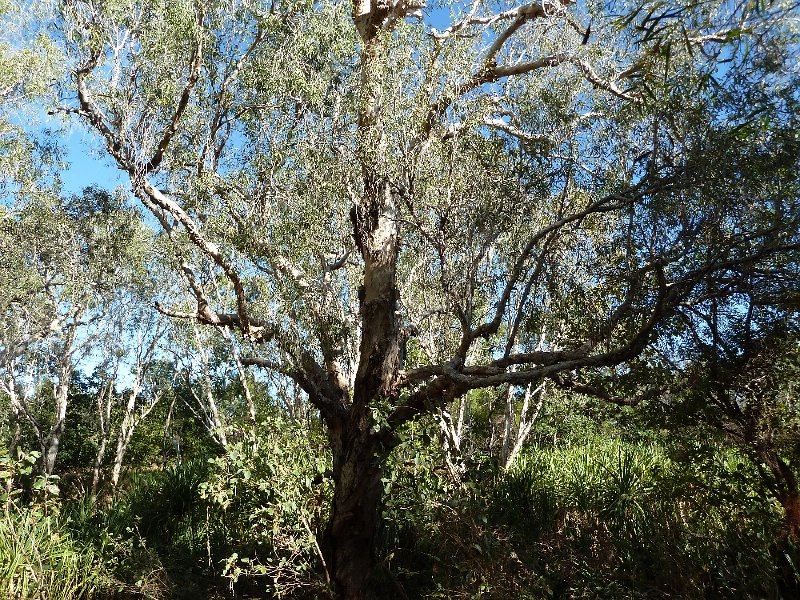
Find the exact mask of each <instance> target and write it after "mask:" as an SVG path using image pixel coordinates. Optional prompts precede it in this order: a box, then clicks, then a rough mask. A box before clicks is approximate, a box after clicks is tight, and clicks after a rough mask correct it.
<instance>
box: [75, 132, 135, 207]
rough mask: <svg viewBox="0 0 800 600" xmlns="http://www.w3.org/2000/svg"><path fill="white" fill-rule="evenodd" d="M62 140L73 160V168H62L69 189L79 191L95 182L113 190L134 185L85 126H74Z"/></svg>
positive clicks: (99, 185) (96, 184)
mask: <svg viewBox="0 0 800 600" xmlns="http://www.w3.org/2000/svg"><path fill="white" fill-rule="evenodd" d="M62 142H63V144H64V149H65V150H66V156H65V158H66V160H67V162H68V163H69V168H68V169H66V170H65V171H62V172H61V180H62V181H63V184H64V192H65V193H67V194H74V193H78V192H80V191H81V190H82V189H83V188H85V187H87V186H92V185H95V186H98V187H102V188H105V189H107V190H109V191H112V190H114V189H115V188H117V187H119V186H125V187H129V186H130V183H129V182H128V178H127V177H126V176H125V174H124V173H123V172H122V171H120V170H119V169H117V168H116V167H115V166H113V165H112V164H111V160H110V159H109V158H108V155H107V154H106V153H105V152H104V151H103V149H102V148H100V147H99V144H98V142H97V141H96V140H93V139H92V138H91V137H90V135H89V134H88V133H86V132H85V131H84V130H82V129H73V130H72V131H71V132H70V133H69V134H68V135H67V136H66V137H65V138H62Z"/></svg>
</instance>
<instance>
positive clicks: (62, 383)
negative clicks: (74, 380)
mask: <svg viewBox="0 0 800 600" xmlns="http://www.w3.org/2000/svg"><path fill="white" fill-rule="evenodd" d="M65 360H66V361H67V362H66V363H65V364H63V365H62V367H61V370H60V373H59V382H58V386H56V389H55V392H54V400H55V405H56V406H55V409H56V415H55V421H54V422H53V426H52V427H51V428H50V433H49V434H48V436H47V439H46V440H45V442H44V452H43V455H42V473H43V474H44V475H52V474H53V471H54V470H55V466H56V457H57V456H58V448H59V447H60V446H61V438H62V437H63V435H64V428H65V425H66V421H67V401H68V398H69V380H70V377H71V376H72V365H71V363H69V357H65Z"/></svg>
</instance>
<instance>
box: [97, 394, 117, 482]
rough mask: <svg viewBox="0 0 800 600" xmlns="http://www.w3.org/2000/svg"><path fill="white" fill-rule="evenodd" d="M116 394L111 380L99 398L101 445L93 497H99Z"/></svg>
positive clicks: (98, 416) (98, 417) (98, 413)
mask: <svg viewBox="0 0 800 600" xmlns="http://www.w3.org/2000/svg"><path fill="white" fill-rule="evenodd" d="M113 392H114V378H111V379H109V380H108V381H107V382H106V384H105V386H104V387H103V388H102V389H101V390H100V393H99V394H98V396H97V425H98V429H99V430H100V445H99V447H98V448H97V455H96V456H95V459H94V469H93V470H92V495H94V496H96V495H97V490H98V488H99V487H100V469H101V468H102V466H103V460H104V459H105V456H106V448H107V447H108V435H109V432H110V429H111V402H112V397H113Z"/></svg>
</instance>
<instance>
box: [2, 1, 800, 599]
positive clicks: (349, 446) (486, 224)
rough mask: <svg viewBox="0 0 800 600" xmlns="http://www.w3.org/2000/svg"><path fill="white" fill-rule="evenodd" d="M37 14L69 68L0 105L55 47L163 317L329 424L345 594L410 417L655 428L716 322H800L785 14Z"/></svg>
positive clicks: (627, 9)
mask: <svg viewBox="0 0 800 600" xmlns="http://www.w3.org/2000/svg"><path fill="white" fill-rule="evenodd" d="M47 6H48V7H50V8H51V9H52V10H53V14H52V17H49V16H48V15H47V14H46V12H43V13H42V14H37V16H36V17H35V18H34V19H33V20H34V25H31V26H29V27H31V29H30V31H36V32H38V34H37V35H39V36H41V39H42V40H43V41H42V42H41V48H42V49H44V50H43V51H42V52H40V53H39V54H36V56H37V57H39V58H37V59H36V60H37V61H40V62H41V64H42V65H47V68H45V67H41V69H40V71H41V72H40V73H39V74H38V75H37V77H39V78H38V79H37V78H33V79H31V80H28V79H26V75H25V74H24V73H21V72H19V71H18V70H15V69H6V68H5V66H4V65H6V64H7V63H8V64H12V65H18V64H19V62H20V60H21V59H20V57H19V54H20V53H24V52H29V50H28V49H27V48H26V47H25V46H24V45H22V44H21V43H18V42H17V43H15V42H11V43H10V45H7V46H5V47H3V48H2V50H3V52H5V54H4V55H3V56H4V57H5V58H3V59H2V62H0V82H6V81H7V82H8V83H0V98H4V99H5V98H10V97H11V96H10V95H11V94H13V93H14V92H13V90H19V89H22V88H23V87H24V86H26V85H34V84H36V85H42V82H43V81H48V82H49V81H51V80H52V79H51V78H53V77H54V75H53V74H54V73H60V71H59V70H58V69H55V67H52V70H50V65H51V63H50V62H48V60H49V58H48V57H49V56H50V52H54V53H56V54H57V55H58V56H59V60H62V61H63V66H62V65H59V68H63V69H64V72H65V73H67V75H65V76H63V77H60V78H59V79H56V80H55V86H56V95H57V99H56V100H55V101H54V104H53V106H52V107H51V109H50V110H51V112H52V113H53V114H54V115H57V116H59V117H63V118H64V119H65V120H68V122H74V123H80V124H81V125H82V126H84V127H86V128H88V130H90V131H91V132H92V133H93V135H94V139H95V140H96V142H97V145H98V147H99V148H102V151H103V153H104V154H105V155H106V156H107V158H108V160H110V161H112V162H113V164H115V165H116V166H117V167H118V168H119V169H120V170H121V171H122V172H124V173H125V174H126V175H127V177H128V178H129V182H130V190H131V193H132V195H133V196H135V197H136V198H137V199H138V201H139V202H140V203H141V205H142V206H143V207H144V208H145V209H147V211H149V214H150V215H151V216H152V218H153V219H154V221H153V223H154V224H156V223H157V226H158V229H159V233H160V234H161V236H162V239H160V240H159V241H158V246H157V248H158V252H159V253H161V254H162V257H163V259H164V262H165V264H167V265H168V266H169V269H171V272H172V273H173V274H174V275H173V276H174V278H176V279H177V280H179V281H181V284H180V285H181V286H182V287H183V288H185V290H186V291H187V293H188V296H187V298H188V300H187V299H184V298H181V297H180V296H176V295H174V294H172V295H168V294H161V297H160V298H159V300H158V302H157V304H156V309H157V310H158V311H159V313H161V314H162V315H164V316H166V317H169V318H172V319H176V320H185V321H187V322H190V323H191V324H193V325H203V326H207V327H209V328H216V329H217V330H219V331H225V334H226V335H227V336H228V338H226V339H227V340H228V342H229V347H230V348H231V351H232V352H233V353H234V354H233V355H232V356H235V364H236V366H237V369H238V371H237V373H238V376H239V377H240V378H241V381H242V382H246V381H247V379H246V377H247V376H246V373H245V371H244V367H245V366H257V367H259V368H260V369H262V370H263V371H264V372H266V373H268V374H269V376H270V377H274V378H275V380H276V381H281V382H283V383H282V385H287V384H291V385H296V386H297V387H298V388H299V389H301V390H302V391H303V392H304V394H305V395H306V397H307V399H308V402H309V403H310V404H311V405H312V406H313V407H314V408H315V409H316V410H318V411H319V414H320V416H321V419H322V421H323V422H324V425H325V428H326V433H327V441H328V444H329V449H330V451H331V453H332V473H331V478H332V480H333V484H334V491H333V499H332V505H331V513H330V517H329V520H328V524H327V528H326V531H325V534H324V535H323V536H322V539H321V542H320V548H321V550H320V552H321V556H322V557H323V560H324V563H325V567H326V569H327V572H328V573H329V574H330V577H331V580H332V583H333V586H334V588H335V589H336V590H337V592H338V593H339V594H341V596H342V597H346V598H366V597H371V596H372V595H373V594H374V588H373V585H374V581H373V575H374V573H375V571H376V563H375V547H376V535H377V533H376V531H377V516H378V510H379V506H380V503H381V495H382V490H383V486H382V483H381V480H382V477H383V475H384V471H385V465H386V461H387V457H388V456H389V455H390V453H391V451H392V450H393V449H394V448H396V446H397V445H398V444H399V443H400V442H401V440H402V439H403V435H404V431H405V428H407V427H409V426H410V424H412V423H413V422H414V421H415V420H417V419H418V418H420V417H425V416H427V415H431V414H434V413H436V412H437V411H439V410H441V409H443V408H444V407H445V406H446V405H447V404H448V403H450V402H452V401H454V400H457V399H459V398H462V397H464V396H465V395H467V394H469V393H470V392H472V391H474V390H485V389H490V388H497V387H501V386H520V387H526V386H530V385H533V386H538V385H540V384H543V383H545V382H546V383H547V385H552V386H554V387H556V388H560V389H562V390H569V391H572V392H578V393H583V394H590V395H593V396H596V397H599V398H602V399H605V400H610V401H612V402H615V403H617V404H629V405H633V404H636V403H638V402H640V401H641V400H642V399H643V398H652V397H653V396H654V395H656V394H661V393H666V390H667V388H668V387H669V386H668V385H667V384H668V380H669V378H670V377H671V376H672V375H673V374H674V373H675V372H676V365H677V368H678V370H680V369H681V368H683V367H684V366H685V365H684V364H681V361H682V360H685V359H686V357H685V356H682V355H681V348H685V347H687V345H689V344H693V343H700V344H701V345H702V344H707V342H708V340H709V339H711V338H713V339H716V337H715V336H718V331H719V328H720V327H725V326H726V325H725V324H723V325H720V323H721V322H725V323H730V324H731V329H730V331H733V329H732V328H733V321H734V320H736V319H738V318H739V317H740V315H741V313H742V312H743V311H746V312H748V314H758V315H765V316H766V315H769V314H771V313H772V312H773V311H777V310H783V311H786V310H787V307H790V308H791V310H793V309H794V307H796V305H797V304H796V303H797V293H798V289H797V285H798V281H800V279H798V272H797V271H798V261H797V252H798V249H800V229H799V228H798V220H799V219H800V207H798V193H797V192H798V183H800V182H799V181H798V176H797V174H798V173H799V172H800V168H799V167H800V164H799V163H800V139H798V130H799V129H798V108H799V105H798V101H800V98H799V97H798V93H797V90H798V87H797V83H798V81H797V79H798V72H797V67H796V65H797V58H798V56H797V41H796V40H797V38H796V36H797V28H798V20H797V15H796V14H795V13H796V10H795V7H794V6H792V4H791V3H790V2H781V1H778V0H775V1H774V2H762V1H760V0H758V1H755V2H749V1H748V2H738V3H728V2H724V3H703V2H696V1H694V0H687V1H685V2H671V3H666V2H662V1H661V0H653V1H643V2H625V3H602V2H586V3H573V2H568V1H553V0H544V1H542V2H533V3H529V4H515V3H499V4H496V3H487V2H482V1H476V2H474V3H459V2H442V3H436V4H428V3H426V2H424V1H418V0H398V1H397V2H384V1H378V0H357V1H354V2H352V3H343V2H336V1H327V0H324V1H322V2H315V3H310V2H291V1H290V2H277V1H275V2H271V3H266V2H262V1H256V0H236V1H227V2H202V1H188V0H180V1H177V2H163V1H161V0H104V1H102V2H101V1H94V0H85V1H84V0H67V1H65V2H57V3H52V4H50V3H48V4H47ZM787 17H788V18H787ZM26 27H27V26H26ZM37 39H39V38H37ZM30 51H31V52H32V50H30ZM6 90H9V91H6ZM4 102H8V100H4ZM4 139H6V138H5V137H4ZM21 185H22V183H20V182H15V183H13V184H12V188H13V187H14V186H21ZM20 189H21V188H20ZM11 193H13V189H12V192H11ZM37 198H38V197H37ZM94 198H95V199H99V200H103V199H105V200H103V201H104V202H107V201H110V200H111V197H106V196H102V195H96V196H94ZM84 200H87V201H88V200H91V198H88V197H87V196H85V197H84ZM101 204H102V203H101ZM42 206H43V205H42V204H41V203H40V201H39V200H37V201H36V202H34V203H33V205H32V208H31V209H30V210H44V209H43V208H42ZM45 206H46V205H45ZM59 210H62V211H63V214H64V217H63V218H69V214H70V213H69V210H68V207H64V208H63V209H61V208H60V209H59ZM81 210H82V211H83V213H86V214H94V213H93V211H95V207H94V205H92V207H89V209H87V207H83V208H81ZM108 210H110V209H107V208H105V207H104V206H100V207H99V211H100V213H99V214H101V215H105V214H108ZM5 218H6V220H8V218H7V217H5ZM58 218H59V217H58V215H56V216H52V218H51V216H48V219H49V221H48V222H49V223H57V222H58ZM12 220H13V219H12ZM14 222H15V223H17V222H20V223H21V221H14ZM87 223H88V226H89V227H95V226H94V225H93V221H92V220H91V219H89V220H88V221H87ZM115 227H117V226H115ZM95 230H96V227H95V229H93V231H95ZM10 235H11V239H12V240H14V242H11V243H17V242H18V241H19V240H20V239H21V234H19V233H18V232H11V233H10ZM114 235H115V236H117V237H115V238H114V239H119V240H120V242H122V241H126V240H128V239H129V238H130V237H131V236H132V233H131V231H129V230H125V229H124V228H119V229H117V230H116V231H115V232H114ZM45 237H46V236H45ZM59 239H65V237H64V236H62V237H61V238H59ZM72 239H74V238H72ZM112 241H113V240H112ZM98 248H100V249H101V250H102V253H105V254H106V255H107V256H105V257H104V258H105V262H103V261H101V262H99V263H98V264H99V265H106V264H107V262H108V261H111V262H114V261H119V260H132V259H133V257H131V256H130V255H128V256H127V257H125V258H121V257H117V258H114V257H112V256H111V255H112V254H113V253H114V252H116V250H115V248H116V246H115V245H114V243H109V240H106V239H103V240H101V242H100V245H99V246H98ZM92 251H93V246H92V242H91V240H87V241H86V244H85V247H83V248H82V253H81V257H83V258H86V257H91V256H92ZM51 255H53V256H58V257H59V260H61V259H66V258H68V252H67V250H66V249H63V248H61V249H54V250H53V251H52V252H51ZM6 256H14V254H13V252H9V253H7V254H6ZM83 258H82V260H83ZM4 260H5V259H4ZM19 260H23V258H20V259H19ZM87 260H88V259H87ZM93 268H94V267H92V266H91V265H88V266H87V265H85V264H83V263H82V264H81V265H80V266H79V271H80V274H81V277H88V278H89V281H90V282H95V281H96V278H93V270H92V269H93ZM99 268H100V269H107V267H105V266H101V267H99ZM18 270H19V269H17V268H16V267H15V268H14V272H15V273H16V272H17V271H18ZM107 275H109V272H108V271H103V274H102V276H100V280H102V281H104V282H105V283H106V284H110V285H115V284H114V280H113V277H109V276H107ZM39 276H40V277H41V274H40V275H39ZM4 281H5V280H2V281H0V285H3V286H4V288H5V287H9V286H11V287H13V286H14V285H23V284H24V281H25V280H23V279H19V278H18V275H14V281H13V282H12V281H7V282H5V283H3V282H4ZM93 285H94V283H83V280H81V283H79V285H78V288H79V289H80V291H81V292H83V293H90V294H97V293H99V291H98V290H96V289H95V287H92V286H93ZM6 297H11V298H12V304H13V298H14V297H15V296H14V295H13V294H12V295H11V296H6ZM60 306H63V303H61V304H60ZM790 312H791V311H790ZM793 315H794V313H792V317H791V318H794V316H793ZM50 318H51V317H46V318H44V322H45V324H44V327H45V330H46V329H47V327H48V326H49V325H48V324H47V321H48V319H50ZM29 321H30V320H29ZM31 322H32V321H31ZM28 326H30V322H29V323H28ZM9 331H10V330H9ZM232 333H233V334H234V336H233V337H231V334H232ZM194 334H195V336H196V339H197V340H198V343H200V342H199V340H200V337H199V336H200V333H198V330H197V329H195V330H194ZM5 352H7V351H5ZM204 356H205V355H204ZM203 360H206V359H203ZM205 369H206V370H205V381H206V382H207V383H206V387H205V390H206V392H205V393H206V397H207V398H208V399H207V400H206V404H204V406H208V407H209V409H208V410H209V412H208V413H207V415H208V423H209V427H210V428H211V429H212V430H215V431H217V432H218V433H219V432H221V431H224V430H223V428H222V420H221V417H220V416H219V415H218V414H216V413H215V411H216V408H215V406H216V405H215V403H214V402H213V394H212V388H213V386H212V384H211V378H210V376H209V374H208V373H209V371H208V365H207V364H206V367H205ZM642 373H648V374H650V377H647V378H645V377H643V376H642ZM245 387H246V386H245ZM528 390H529V393H530V390H531V388H530V387H528ZM208 394H211V396H209V395H208ZM509 398H511V391H509ZM529 399H530V398H529V396H526V402H528V401H529ZM509 401H510V400H509ZM250 406H253V404H252V402H250ZM212 409H213V410H212ZM252 413H253V411H251V414H252ZM219 439H220V441H221V442H223V446H226V445H227V440H226V439H225V438H224V437H220V438H219ZM795 487H796V486H795ZM798 506H800V504H799V505H798ZM799 514H800V513H799Z"/></svg>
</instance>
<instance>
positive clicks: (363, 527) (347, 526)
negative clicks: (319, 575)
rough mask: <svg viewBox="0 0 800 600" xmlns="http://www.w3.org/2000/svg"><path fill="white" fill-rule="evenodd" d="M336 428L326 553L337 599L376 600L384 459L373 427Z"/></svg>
mask: <svg viewBox="0 0 800 600" xmlns="http://www.w3.org/2000/svg"><path fill="white" fill-rule="evenodd" d="M359 425H360V426H359V427H358V428H357V429H356V428H355V427H348V428H344V429H342V428H331V429H329V438H330V442H331V447H332V449H333V480H334V492H333V502H332V505H331V515H330V518H329V520H328V525H327V527H326V529H325V534H324V538H323V544H322V547H323V555H324V557H325V562H326V566H327V569H328V573H329V575H330V578H331V581H332V582H333V585H334V588H335V591H336V593H337V595H338V597H340V598H343V599H344V600H372V599H373V598H375V597H376V595H375V574H376V570H377V557H376V535H377V531H378V517H379V507H380V501H381V495H382V493H383V485H382V483H381V476H382V474H383V464H382V462H383V459H382V454H381V453H380V452H379V447H378V444H377V443H376V441H375V440H374V438H373V437H372V435H371V434H370V432H369V428H368V427H367V428H364V427H363V425H364V424H363V423H362V424H359Z"/></svg>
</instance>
